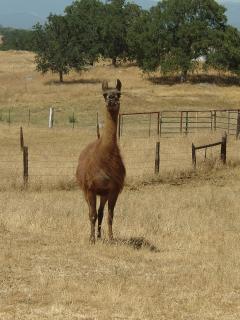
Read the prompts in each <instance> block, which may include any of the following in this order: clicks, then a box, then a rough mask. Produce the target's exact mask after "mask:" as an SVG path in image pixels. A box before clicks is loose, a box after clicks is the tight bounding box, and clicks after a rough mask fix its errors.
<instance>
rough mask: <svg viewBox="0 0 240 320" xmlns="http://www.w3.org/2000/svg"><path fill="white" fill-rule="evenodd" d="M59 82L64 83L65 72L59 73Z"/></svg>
mask: <svg viewBox="0 0 240 320" xmlns="http://www.w3.org/2000/svg"><path fill="white" fill-rule="evenodd" d="M59 81H60V82H61V83H63V72H62V71H59Z"/></svg>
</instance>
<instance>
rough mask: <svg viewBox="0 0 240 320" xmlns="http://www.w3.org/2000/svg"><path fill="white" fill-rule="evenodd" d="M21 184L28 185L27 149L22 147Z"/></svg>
mask: <svg viewBox="0 0 240 320" xmlns="http://www.w3.org/2000/svg"><path fill="white" fill-rule="evenodd" d="M23 183H24V186H27V184H28V147H23Z"/></svg>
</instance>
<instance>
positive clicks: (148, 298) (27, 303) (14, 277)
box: [0, 52, 240, 320]
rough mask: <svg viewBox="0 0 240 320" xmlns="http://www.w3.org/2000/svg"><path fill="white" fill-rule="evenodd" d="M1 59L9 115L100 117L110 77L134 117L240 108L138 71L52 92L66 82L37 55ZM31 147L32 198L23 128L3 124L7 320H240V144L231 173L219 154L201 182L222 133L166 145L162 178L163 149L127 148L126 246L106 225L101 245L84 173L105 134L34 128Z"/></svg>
mask: <svg viewBox="0 0 240 320" xmlns="http://www.w3.org/2000/svg"><path fill="white" fill-rule="evenodd" d="M0 55H1V58H2V59H1V61H4V63H2V62H1V65H0V70H1V72H0V81H1V82H0V85H1V89H0V90H2V91H1V99H2V101H1V104H2V105H4V106H5V105H6V106H10V105H11V103H12V102H14V103H15V108H19V109H21V107H22V106H24V105H25V104H28V105H29V106H30V107H31V108H33V109H34V108H35V110H40V109H41V108H43V110H45V109H44V108H47V107H48V106H49V105H52V104H53V105H55V104H57V103H58V104H57V105H62V106H64V107H65V106H66V108H69V110H71V106H73V105H77V106H79V107H80V106H81V108H82V109H81V112H82V113H84V112H85V113H86V114H87V111H88V110H89V108H90V107H91V106H92V107H93V110H94V112H93V114H94V113H95V112H96V111H98V110H101V106H102V105H103V102H102V97H101V95H100V90H99V87H100V83H89V79H100V80H101V79H102V77H103V76H104V78H107V79H109V80H110V79H111V80H112V79H113V78H116V77H119V78H120V79H121V80H122V81H123V83H125V89H124V94H123V100H122V107H123V109H124V110H127V111H136V110H144V109H146V108H148V110H151V109H152V108H153V110H154V109H155V108H157V109H158V110H159V109H160V108H162V107H165V106H172V107H173V108H178V107H179V108H183V107H191V108H192V107H193V106H196V108H199V107H200V106H202V107H203V108H204V107H206V106H207V105H209V104H210V103H211V104H212V106H213V107H217V106H222V107H226V104H225V102H226V101H227V105H228V106H229V107H230V106H231V107H234V108H235V107H238V106H237V99H239V90H238V88H236V87H221V88H219V87H217V86H215V85H214V86H212V85H210V86H206V85H204V86H201V85H190V84H186V85H177V86H157V85H153V84H151V83H150V82H149V81H147V79H146V78H142V76H141V73H140V72H139V71H138V69H137V68H135V67H131V68H125V67H122V68H118V69H116V70H115V69H112V68H111V67H109V66H105V67H103V66H97V67H96V68H94V70H91V71H89V72H88V73H85V74H84V75H83V76H82V79H85V82H83V83H75V84H65V85H63V86H58V85H55V84H52V85H51V86H50V89H49V88H48V87H49V86H48V85H46V82H48V81H50V82H51V81H52V80H53V79H54V77H52V76H51V75H48V76H46V77H44V78H42V76H40V75H37V74H36V73H34V71H33V69H34V66H33V64H32V58H33V56H32V54H29V53H14V52H10V53H0ZM11 65H12V66H13V68H11ZM29 71H30V72H31V73H33V74H34V77H33V80H32V81H29V82H30V83H28V84H27V86H28V87H27V88H28V90H27V91H24V90H25V89H24V85H23V81H19V80H23V79H24V77H25V76H26V75H27V74H28V73H29ZM76 78H77V79H79V76H77V75H74V74H71V75H69V77H68V79H69V80H70V79H76ZM7 79H8V81H9V82H7ZM4 81H6V82H4ZM87 81H88V83H86V82H87ZM92 82H94V81H92ZM3 87H4V88H5V89H3ZM21 88H22V90H23V91H22V94H21V93H20V92H21ZM14 89H15V90H14ZM4 90H5V91H4ZM50 90H52V91H50ZM4 92H5V96H3V95H2V93H3V94H4ZM209 92H211V94H210V95H208V94H207V93H209ZM166 96H168V98H166ZM9 97H10V98H11V99H12V100H11V101H9ZM190 97H192V98H191V99H190ZM193 98H194V99H193ZM17 99H19V100H17ZM159 100H160V102H159ZM57 101H59V102H57ZM166 102H167V104H166V105H165V103H166ZM98 108H100V109H98ZM86 119H87V118H86ZM24 136H25V143H26V144H27V145H28V147H29V164H30V167H29V170H30V171H29V172H30V184H29V188H28V189H27V190H26V189H24V188H22V154H21V152H20V147H19V127H18V126H15V125H13V126H10V127H9V126H7V125H4V124H1V127H0V153H1V159H0V166H1V169H0V177H1V181H0V190H1V192H0V202H1V210H0V264H1V269H0V319H3V320H8V319H10V320H12V319H21V320H22V319H24V320H25V319H31V320H32V319H64V320H66V319H69V320H70V319H71V320H72V319H97V320H98V319H99V320H107V319H134V320H136V319H162V320H165V319H166V320H168V319H169V320H173V319H174V320H175V319H176V320H178V319H179V320H180V319H184V320H185V319H191V320H192V319H197V320H202V319H214V320H215V319H220V320H228V319H229V320H230V319H231V320H232V319H234V320H235V319H236V320H237V319H239V316H240V302H239V301H240V273H239V268H240V250H239V240H240V236H239V235H240V216H239V192H240V182H239V176H240V167H239V157H240V153H239V149H240V143H239V142H238V141H235V140H234V139H233V138H230V140H229V143H228V164H227V166H226V167H223V166H222V165H221V164H220V163H219V162H218V161H217V160H216V158H219V148H216V150H215V151H209V152H208V153H207V160H205V159H204V153H202V154H201V155H200V154H199V155H198V160H199V162H198V168H199V169H198V171H197V172H195V173H194V172H192V169H191V143H192V142H194V143H195V144H196V145H199V144H202V143H209V142H211V141H216V140H219V139H220V138H221V133H219V132H217V133H216V134H209V133H207V134H201V135H198V134H196V135H189V136H188V137H177V138H175V139H161V152H162V162H161V173H160V175H159V177H156V176H154V175H153V169H154V153H155V140H156V139H155V138H154V137H151V138H150V139H148V138H141V139H131V137H130V138H127V137H123V138H122V140H121V142H120V144H121V149H122V154H123V157H124V159H125V162H126V167H127V185H126V187H125V188H124V190H123V193H122V194H121V196H120V198H119V201H118V203H117V206H116V215H115V220H114V232H115V239H116V240H115V243H114V244H110V243H108V242H107V240H106V225H105V222H104V227H103V231H104V232H103V238H104V240H103V241H98V242H97V243H96V245H95V246H90V245H89V243H88V236H89V222H88V214H87V205H86V203H85V201H84V199H83V197H82V195H81V193H80V191H79V190H78V189H77V188H76V187H75V186H74V182H73V173H74V170H75V166H76V163H77V156H78V154H79V152H80V150H81V148H82V147H83V146H84V145H86V143H88V141H90V140H92V139H93V138H94V136H95V131H92V130H89V129H88V128H86V129H75V130H71V129H70V128H65V129H63V128H55V129H53V130H51V131H49V130H48V129H46V128H43V127H42V128H39V127H34V126H31V127H30V128H27V127H24ZM146 150H147V151H148V152H146ZM200 160H201V161H200ZM164 165H165V166H164ZM48 167H50V168H48ZM51 174H52V175H56V174H57V177H56V176H51ZM65 175H67V176H68V177H65Z"/></svg>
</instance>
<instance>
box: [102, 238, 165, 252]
mask: <svg viewBox="0 0 240 320" xmlns="http://www.w3.org/2000/svg"><path fill="white" fill-rule="evenodd" d="M103 242H105V243H108V244H113V245H126V246H128V247H131V248H132V249H134V250H140V249H147V250H149V251H151V252H160V250H159V249H158V248H157V247H156V246H155V245H153V244H152V243H151V242H150V241H148V240H146V239H145V238H144V237H131V238H129V239H128V238H114V240H112V241H110V242H109V241H108V240H103Z"/></svg>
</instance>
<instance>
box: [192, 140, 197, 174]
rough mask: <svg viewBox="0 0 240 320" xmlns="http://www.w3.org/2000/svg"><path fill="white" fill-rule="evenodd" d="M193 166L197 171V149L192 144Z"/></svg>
mask: <svg viewBox="0 0 240 320" xmlns="http://www.w3.org/2000/svg"><path fill="white" fill-rule="evenodd" d="M192 164H193V168H194V169H196V164H197V159H196V148H195V145H194V144H193V143H192Z"/></svg>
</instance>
